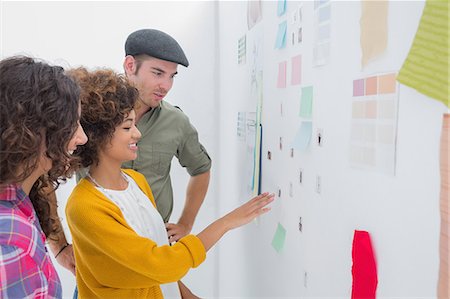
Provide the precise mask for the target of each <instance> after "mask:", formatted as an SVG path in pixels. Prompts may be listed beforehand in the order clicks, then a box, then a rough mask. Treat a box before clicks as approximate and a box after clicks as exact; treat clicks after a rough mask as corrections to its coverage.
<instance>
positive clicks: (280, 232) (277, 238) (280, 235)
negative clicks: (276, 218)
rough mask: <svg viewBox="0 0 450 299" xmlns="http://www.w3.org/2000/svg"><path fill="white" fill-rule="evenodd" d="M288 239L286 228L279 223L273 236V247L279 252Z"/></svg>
mask: <svg viewBox="0 0 450 299" xmlns="http://www.w3.org/2000/svg"><path fill="white" fill-rule="evenodd" d="M285 240H286V229H285V228H284V227H283V226H282V225H281V224H280V223H278V227H277V231H276V232H275V235H274V236H273V240H272V247H273V248H274V249H275V250H276V251H277V252H278V253H279V252H280V251H281V249H283V247H284V241H285Z"/></svg>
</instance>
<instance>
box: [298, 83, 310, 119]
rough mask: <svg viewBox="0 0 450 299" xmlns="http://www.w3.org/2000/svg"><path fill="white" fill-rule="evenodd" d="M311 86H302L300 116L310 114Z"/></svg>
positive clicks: (306, 116) (308, 115)
mask: <svg viewBox="0 0 450 299" xmlns="http://www.w3.org/2000/svg"><path fill="white" fill-rule="evenodd" d="M312 101H313V87H312V86H306V87H303V88H302V98H301V102H300V117H303V118H311V116H312Z"/></svg>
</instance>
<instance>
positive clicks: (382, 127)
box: [349, 73, 398, 174]
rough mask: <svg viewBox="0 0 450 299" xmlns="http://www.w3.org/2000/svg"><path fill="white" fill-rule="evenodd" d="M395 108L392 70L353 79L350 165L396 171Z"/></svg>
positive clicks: (394, 78) (395, 95) (386, 171)
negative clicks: (386, 72)
mask: <svg viewBox="0 0 450 299" xmlns="http://www.w3.org/2000/svg"><path fill="white" fill-rule="evenodd" d="M397 109H398V86H397V82H396V74H395V73H388V74H380V75H374V76H370V77H366V78H360V79H356V80H354V81H353V98H352V114H351V115H352V121H351V137H350V153H349V155H350V156H349V159H350V165H351V166H353V167H356V168H364V169H372V170H377V171H380V172H384V173H389V174H395V160H396V140H397V114H398V111H397Z"/></svg>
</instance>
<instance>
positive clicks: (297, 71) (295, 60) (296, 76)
mask: <svg viewBox="0 0 450 299" xmlns="http://www.w3.org/2000/svg"><path fill="white" fill-rule="evenodd" d="M301 83H302V55H298V56H295V57H292V74H291V85H299V84H301Z"/></svg>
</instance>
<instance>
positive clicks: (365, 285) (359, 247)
mask: <svg viewBox="0 0 450 299" xmlns="http://www.w3.org/2000/svg"><path fill="white" fill-rule="evenodd" d="M352 258H353V266H352V276H353V285H352V299H363V298H364V299H369V298H375V293H376V291H377V284H378V278H377V265H376V262H375V257H374V254H373V250H372V242H371V241H370V235H369V233H368V232H366V231H359V230H355V234H354V236H353V248H352Z"/></svg>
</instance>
